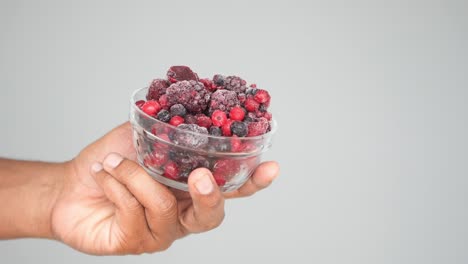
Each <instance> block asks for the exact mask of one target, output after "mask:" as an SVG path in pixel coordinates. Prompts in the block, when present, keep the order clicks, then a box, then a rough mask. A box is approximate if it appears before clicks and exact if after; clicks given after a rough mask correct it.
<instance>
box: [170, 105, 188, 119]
mask: <svg viewBox="0 0 468 264" xmlns="http://www.w3.org/2000/svg"><path fill="white" fill-rule="evenodd" d="M170 112H171V116H182V117H184V116H185V114H187V110H186V109H185V107H184V106H183V105H182V104H175V105H173V106H171V108H170Z"/></svg>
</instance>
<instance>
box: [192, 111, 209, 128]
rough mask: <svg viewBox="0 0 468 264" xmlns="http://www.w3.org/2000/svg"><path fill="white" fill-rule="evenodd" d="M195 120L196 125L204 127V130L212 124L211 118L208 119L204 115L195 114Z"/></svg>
mask: <svg viewBox="0 0 468 264" xmlns="http://www.w3.org/2000/svg"><path fill="white" fill-rule="evenodd" d="M195 118H196V119H197V125H199V126H201V127H204V128H210V126H211V123H212V122H211V118H209V117H208V116H206V115H204V114H197V115H196V116H195Z"/></svg>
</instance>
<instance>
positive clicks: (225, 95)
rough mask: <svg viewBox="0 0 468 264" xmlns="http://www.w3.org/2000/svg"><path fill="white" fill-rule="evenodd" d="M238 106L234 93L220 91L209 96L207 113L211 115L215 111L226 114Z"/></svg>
mask: <svg viewBox="0 0 468 264" xmlns="http://www.w3.org/2000/svg"><path fill="white" fill-rule="evenodd" d="M239 104H240V102H239V99H238V98H237V94H236V92H234V91H229V90H224V89H220V90H217V91H216V92H214V93H212V94H211V102H210V109H209V112H210V113H213V112H214V111H215V110H221V111H224V112H225V113H226V114H227V113H229V111H230V110H231V108H233V107H234V106H236V105H239Z"/></svg>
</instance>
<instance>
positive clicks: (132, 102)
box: [130, 87, 278, 141]
mask: <svg viewBox="0 0 468 264" xmlns="http://www.w3.org/2000/svg"><path fill="white" fill-rule="evenodd" d="M144 89H149V87H143V88H139V89H136V90H135V91H133V93H132V96H131V98H130V105H131V107H132V109H134V110H135V111H137V112H138V113H139V114H141V115H143V116H144V117H146V118H150V119H151V120H153V121H154V122H155V123H159V124H161V125H166V126H169V127H171V128H172V129H174V130H176V131H179V132H182V133H188V134H192V135H196V136H198V135H200V136H204V137H205V136H206V137H208V138H213V139H217V140H227V139H232V138H236V139H239V140H241V141H255V140H261V139H268V138H271V137H272V136H273V135H274V134H275V133H276V131H277V130H278V123H277V122H276V119H274V118H272V119H271V120H270V127H271V130H270V131H269V132H268V133H265V134H262V135H259V136H254V137H224V136H213V135H210V134H202V133H198V132H193V131H190V130H185V129H181V128H178V127H176V126H173V125H171V124H169V123H166V122H163V121H161V120H158V119H156V118H154V117H152V116H150V115H148V114H147V113H145V112H143V110H141V109H140V108H139V107H138V106H137V105H136V102H137V101H135V96H136V94H137V93H138V92H140V91H142V90H144ZM137 123H138V122H137ZM148 132H150V133H151V131H148ZM151 134H152V135H153V133H151ZM155 136H156V135H155Z"/></svg>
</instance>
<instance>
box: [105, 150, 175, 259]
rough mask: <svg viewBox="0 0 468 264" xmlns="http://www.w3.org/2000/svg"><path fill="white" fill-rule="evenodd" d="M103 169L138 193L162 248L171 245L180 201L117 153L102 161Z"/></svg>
mask: <svg viewBox="0 0 468 264" xmlns="http://www.w3.org/2000/svg"><path fill="white" fill-rule="evenodd" d="M103 166H104V169H105V170H106V171H108V172H109V174H111V175H112V176H113V177H114V178H115V179H116V180H117V181H119V182H120V183H122V184H123V185H125V187H126V188H127V189H128V190H129V191H130V192H131V193H132V194H133V196H135V198H136V199H137V200H138V201H139V202H140V203H141V204H142V205H143V207H144V209H145V215H146V220H147V224H148V226H149V228H150V229H151V231H152V233H153V234H154V239H155V240H156V241H157V242H158V244H159V246H160V248H158V250H164V249H166V248H168V247H169V246H170V245H171V243H172V241H174V240H175V239H176V237H177V234H178V227H179V226H178V212H177V201H176V199H175V197H174V195H173V194H172V193H171V192H170V191H169V190H168V189H167V188H166V187H165V186H163V185H161V184H160V183H158V182H157V181H155V180H154V179H153V178H152V177H151V176H150V175H148V174H147V173H146V171H145V170H144V169H143V168H142V167H141V166H139V165H138V164H137V163H135V162H133V161H131V160H128V159H124V158H123V157H122V156H120V155H119V154H116V153H111V154H109V155H108V156H107V157H106V158H105V159H104V162H103Z"/></svg>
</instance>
